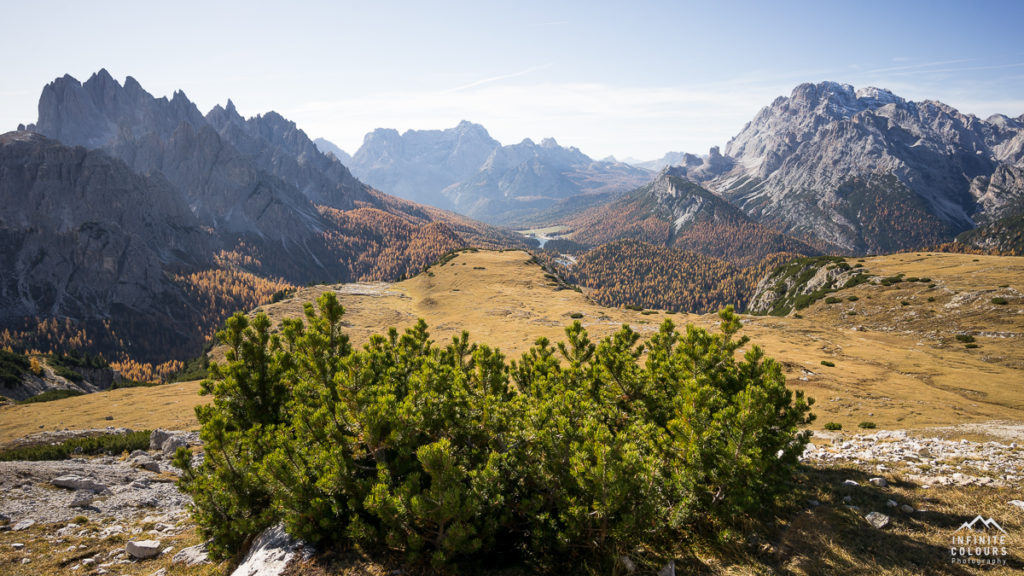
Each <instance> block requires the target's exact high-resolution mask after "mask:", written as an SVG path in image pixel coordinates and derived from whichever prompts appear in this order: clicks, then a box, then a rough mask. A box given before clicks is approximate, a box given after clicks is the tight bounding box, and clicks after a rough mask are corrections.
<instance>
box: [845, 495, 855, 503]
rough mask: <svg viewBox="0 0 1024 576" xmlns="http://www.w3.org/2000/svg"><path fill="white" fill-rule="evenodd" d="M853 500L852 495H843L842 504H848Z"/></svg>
mask: <svg viewBox="0 0 1024 576" xmlns="http://www.w3.org/2000/svg"><path fill="white" fill-rule="evenodd" d="M850 502H853V496H843V504H849V503H850Z"/></svg>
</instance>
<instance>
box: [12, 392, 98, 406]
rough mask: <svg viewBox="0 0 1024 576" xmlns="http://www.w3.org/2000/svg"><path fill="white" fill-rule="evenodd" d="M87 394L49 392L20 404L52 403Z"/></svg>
mask: <svg viewBox="0 0 1024 576" xmlns="http://www.w3.org/2000/svg"><path fill="white" fill-rule="evenodd" d="M83 394H85V392H82V391H81V390H63V389H61V390H47V391H46V392H42V393H39V394H36V395H35V396H32V397H29V398H25V399H24V400H19V401H18V404H35V403H37V402H52V401H54V400H63V399H64V398H71V397H72V396H82V395H83Z"/></svg>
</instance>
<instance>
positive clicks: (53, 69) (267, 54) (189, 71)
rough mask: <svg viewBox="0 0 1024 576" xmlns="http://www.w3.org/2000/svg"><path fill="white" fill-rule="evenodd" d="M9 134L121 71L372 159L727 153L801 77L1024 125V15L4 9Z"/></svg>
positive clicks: (816, 5)
mask: <svg viewBox="0 0 1024 576" xmlns="http://www.w3.org/2000/svg"><path fill="white" fill-rule="evenodd" d="M0 14H2V15H3V21H4V25H3V31H2V32H0V54H3V58H2V61H0V69H2V73H0V130H3V131H6V130H10V129H14V128H15V127H16V126H17V124H18V123H20V122H26V123H27V122H33V121H35V118H36V103H37V101H38V97H39V93H40V91H41V90H42V87H43V86H44V85H45V84H46V83H47V82H50V81H52V80H53V79H54V78H56V77H58V76H62V75H64V74H71V75H72V76H74V77H76V78H78V79H79V80H82V81H84V80H85V79H87V78H88V77H89V76H90V75H91V74H92V73H93V72H95V71H96V70H98V69H100V68H106V69H107V70H109V71H110V73H111V74H112V75H113V76H114V77H115V78H117V79H118V80H119V81H122V82H123V80H124V78H125V77H126V76H134V77H135V78H136V79H137V80H139V82H141V83H142V85H143V87H145V88H146V89H147V90H148V91H149V92H150V93H152V94H154V95H155V96H165V95H166V96H170V95H171V94H172V93H173V92H174V90H176V89H181V90H184V91H185V93H186V94H187V95H188V96H189V98H191V99H192V100H193V101H194V102H196V104H197V105H198V106H199V108H200V110H202V111H203V112H204V113H205V112H206V111H208V110H209V109H210V108H212V107H213V106H214V105H215V104H218V103H224V102H226V101H227V99H228V98H231V99H232V100H233V101H234V103H235V105H236V106H237V107H238V109H239V111H240V112H241V113H242V114H243V115H246V116H251V115H255V114H259V113H263V112H266V111H269V110H276V111H278V112H280V113H281V114H283V115H284V116H286V117H288V118H290V119H292V120H294V121H296V122H297V123H298V125H299V127H300V128H302V129H304V130H305V131H306V133H307V134H309V135H310V136H311V137H313V138H316V137H325V138H327V139H329V140H331V141H333V142H335V143H336V144H338V145H340V146H341V147H342V148H344V149H346V150H348V151H349V152H354V151H355V150H356V149H357V148H358V146H359V145H360V144H361V142H362V138H363V135H364V134H365V133H366V132H368V131H370V130H372V129H374V128H377V127H389V128H397V129H399V130H402V131H404V130H407V129H428V128H445V127H450V126H453V125H455V124H456V123H457V122H458V121H459V120H462V119H467V120H471V121H473V122H477V123H480V124H483V125H484V126H485V127H486V128H487V129H488V130H489V131H490V132H491V134H492V135H493V136H494V137H495V138H497V139H498V140H500V141H502V142H503V143H505V144H509V143H514V142H518V141H520V140H522V139H523V138H526V137H530V138H533V139H535V140H540V139H541V138H544V137H549V136H550V137H554V138H556V139H557V140H558V141H559V143H561V144H563V145H572V146H577V147H579V148H580V149H581V150H583V151H584V152H585V153H587V154H590V155H591V156H594V157H598V158H600V157H604V156H607V155H610V154H614V155H616V156H617V157H619V158H624V157H630V156H632V157H636V158H639V159H651V158H656V157H660V156H661V155H662V154H663V153H665V152H667V151H669V150H681V151H688V152H694V153H706V152H707V150H708V148H709V147H710V146H714V145H721V146H724V145H725V143H726V142H727V141H728V139H729V138H730V137H731V136H733V135H735V134H736V133H737V132H738V131H739V130H740V129H741V128H742V127H743V125H744V124H745V123H746V122H747V121H749V120H750V119H751V118H752V117H753V115H754V114H756V113H757V111H758V110H759V109H761V108H762V107H764V106H766V105H768V104H769V103H770V102H771V101H772V100H773V99H774V98H775V97H777V96H780V95H788V94H789V93H790V92H791V91H792V89H793V87H794V86H795V85H797V84H799V83H801V82H818V81H821V80H835V81H838V82H845V83H850V84H853V85H854V86H855V87H858V88H860V87H863V86H868V85H872V86H879V87H883V88H889V89H891V90H893V91H894V92H895V93H897V94H898V95H901V96H903V97H906V98H909V99H912V100H924V99H934V100H941V101H943V102H946V103H947V104H950V105H952V106H955V107H957V108H959V109H960V110H962V111H964V112H970V113H974V114H976V115H978V116H981V117H983V118H984V117H987V116H988V115H990V114H993V113H996V112H1001V113H1005V114H1007V115H1010V116H1015V117H1016V116H1019V115H1021V114H1024V34H1022V31H1021V22H1022V21H1024V2H1020V1H1015V0H1005V1H999V2H995V1H963V2H945V1H903V0H886V1H882V2H878V1H874V0H871V1H863V0H861V1H856V2H854V1H849V2H832V1H828V0H818V1H814V2H803V1H790V2H768V1H764V0H760V1H749V2H747V1H744V2H729V1H721V2H712V1H709V0H703V1H701V2H693V3H690V2H672V1H663V2H643V1H631V2H625V1H623V0H618V1H614V2H602V1H585V2H557V1H552V0H546V1H533V0H518V1H515V2H493V1H488V0H473V1H466V2H461V1H460V2H447V1H441V0H434V1H429V2H423V1H409V2H388V1H358V2H353V1H338V2H301V1H296V2H293V3H268V2H259V1H247V2H216V1H206V2H192V1H177V2H161V3H151V2H140V1H138V0H135V1H131V2H121V1H118V2H112V1H111V2H106V1H102V0H94V1H92V2H80V1H69V2H54V1H45V0H34V1H31V2H29V1H24V0H0Z"/></svg>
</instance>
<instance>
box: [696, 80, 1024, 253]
mask: <svg viewBox="0 0 1024 576" xmlns="http://www.w3.org/2000/svg"><path fill="white" fill-rule="evenodd" d="M1022 142H1024V131H1022V124H1021V120H1020V119H1016V120H1014V119H1009V118H1006V117H1003V116H995V117H993V118H990V119H989V120H987V121H983V120H979V119H978V118H976V117H974V116H970V115H965V114H962V113H960V112H958V111H957V110H955V109H953V108H951V107H949V106H946V105H945V104H942V103H939V102H932V101H925V102H920V103H917V102H911V101H907V100H904V99H903V98H900V97H898V96H896V95H894V94H892V93H891V92H889V91H887V90H881V89H877V88H865V89H862V90H859V91H855V90H854V89H853V87H851V86H849V85H842V84H837V83H834V82H822V83H820V84H816V85H815V84H802V85H800V86H797V87H796V88H795V89H794V90H793V93H792V95H791V96H790V97H788V98H787V97H780V98H778V99H776V100H775V102H773V103H772V104H771V105H770V106H767V107H765V108H764V109H762V110H761V112H759V113H758V114H757V116H756V117H755V118H754V119H753V120H752V121H751V122H750V123H748V124H747V126H746V127H745V128H744V129H743V130H742V131H741V132H740V133H739V134H737V135H736V136H735V137H734V138H733V139H732V140H731V141H730V142H729V144H728V145H727V147H726V153H725V157H726V158H727V159H728V160H729V162H728V163H724V164H723V165H722V166H720V167H719V168H718V169H716V170H705V171H704V172H703V174H702V176H703V180H704V181H706V182H707V185H708V186H709V187H711V188H712V189H713V190H715V191H716V192H717V193H719V194H720V195H722V196H723V197H725V198H726V199H728V200H729V201H730V202H732V203H733V204H735V205H737V206H739V207H741V208H742V209H743V211H744V212H746V213H747V214H748V215H750V216H751V217H753V218H754V219H755V220H758V221H760V222H762V223H766V224H769V225H772V226H774V227H777V228H779V229H781V230H783V231H785V232H789V233H792V234H795V235H798V236H802V237H806V238H814V239H818V240H820V241H824V242H827V243H830V244H833V245H836V246H838V247H841V248H842V249H843V250H846V251H850V252H855V253H863V252H873V251H893V250H900V249H912V248H916V247H921V246H924V245H929V244H935V243H938V242H941V241H943V240H948V239H951V238H952V237H953V236H955V235H956V234H958V233H960V232H962V231H964V230H967V229H970V228H973V227H974V226H975V223H976V222H977V221H982V220H988V219H992V218H996V217H998V216H1000V215H1001V214H1002V213H1003V211H1005V210H1011V209H1013V206H1014V205H1017V204H1018V203H1019V201H1020V200H1019V199H1020V195H1021V185H1020V178H1019V174H1020V172H1019V166H1018V164H1019V162H1020V161H1021V157H1022V154H1021V149H1022Z"/></svg>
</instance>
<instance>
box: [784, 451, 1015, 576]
mask: <svg viewBox="0 0 1024 576" xmlns="http://www.w3.org/2000/svg"><path fill="white" fill-rule="evenodd" d="M872 476H874V475H873V474H867V473H865V472H863V471H860V470H857V469H853V468H815V467H809V466H805V467H803V468H802V469H801V471H800V476H799V482H798V485H797V487H796V490H795V491H794V494H793V497H794V502H795V505H794V507H793V508H791V509H789V511H788V512H789V513H788V515H784V516H783V517H781V518H779V519H778V524H777V526H776V528H777V530H776V532H775V538H773V541H774V542H775V543H776V544H775V554H774V558H772V560H771V561H769V562H768V563H769V564H774V568H775V569H777V570H778V571H779V572H781V573H784V574H901V575H902V574H907V575H910V574H940V575H951V576H952V575H956V576H960V575H963V576H967V575H969V574H978V570H979V568H981V566H978V565H976V564H975V565H972V564H962V563H954V560H955V559H964V558H963V557H961V556H959V555H957V556H953V555H952V554H951V552H950V548H951V543H952V538H953V536H954V535H955V534H957V535H962V534H964V532H962V531H961V532H959V533H958V532H957V530H958V529H959V528H960V527H961V526H962V525H963V524H964V523H965V522H969V521H971V520H972V519H973V518H974V516H975V515H977V514H981V513H982V511H981V510H978V511H976V512H968V513H967V514H963V513H958V512H956V510H958V509H965V508H966V509H969V510H974V508H973V507H972V502H974V500H972V493H971V492H972V489H965V488H953V487H949V488H942V489H934V490H929V491H928V493H929V495H928V496H927V497H921V499H922V500H923V501H924V502H925V505H924V506H922V507H923V508H925V509H923V510H915V511H914V512H912V513H905V512H903V511H902V510H900V508H899V507H898V506H897V507H890V506H888V505H887V502H888V501H889V500H893V501H895V502H897V504H903V503H905V502H906V498H905V495H906V494H907V493H908V491H909V492H911V493H913V494H914V495H915V496H916V495H917V491H918V490H919V489H920V487H919V486H917V485H914V484H912V483H908V482H893V483H892V484H890V486H888V487H877V486H874V485H872V484H870V483H869V482H868V480H869V478H871V477H872ZM846 480H853V481H855V482H857V483H858V484H859V486H844V485H843V482H844V481H846ZM979 490H988V491H989V493H991V492H992V490H993V489H987V488H980V489H979ZM811 500H816V501H818V502H820V504H819V505H817V506H812V505H810V504H808V501H811ZM978 504H979V505H980V502H979V503H978ZM870 512H880V513H882V514H885V515H887V516H889V524H888V525H887V526H885V527H884V528H881V529H879V528H875V527H874V526H872V525H871V524H870V523H869V522H868V521H867V520H866V519H865V516H866V515H867V514H869V513H870ZM1007 516H1009V514H1008V515H1007ZM1011 528H1019V527H1018V526H1016V525H1013V526H1011ZM992 530H994V529H992ZM1008 532H1009V534H1010V537H1009V538H1007V548H1008V550H1007V552H1008V555H1006V556H1001V555H992V556H984V555H983V556H981V557H980V559H981V560H989V559H992V560H995V561H996V562H997V564H994V565H986V566H984V568H985V572H986V573H988V574H1003V573H1007V574H1009V573H1017V572H1018V571H1020V570H1022V569H1024V562H1022V561H1021V557H1020V549H1019V547H1018V546H1017V545H1016V542H1017V541H1018V540H1019V538H1014V537H1013V534H1014V533H1013V532H1011V531H1009V530H1008ZM974 534H976V535H985V533H983V532H976V533H974ZM997 534H999V535H1001V533H997ZM988 535H990V536H991V535H993V532H992V531H990V532H989V533H988Z"/></svg>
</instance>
